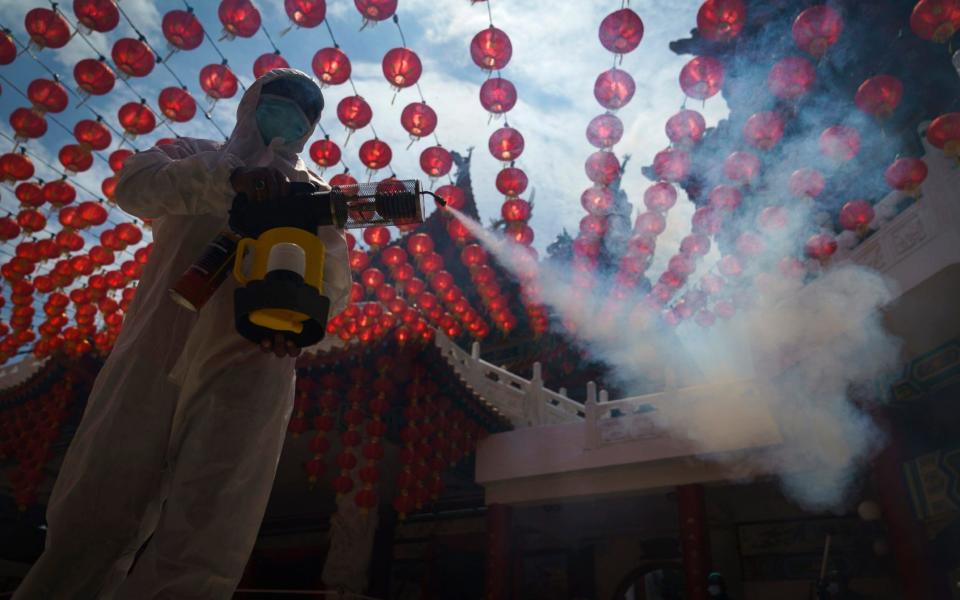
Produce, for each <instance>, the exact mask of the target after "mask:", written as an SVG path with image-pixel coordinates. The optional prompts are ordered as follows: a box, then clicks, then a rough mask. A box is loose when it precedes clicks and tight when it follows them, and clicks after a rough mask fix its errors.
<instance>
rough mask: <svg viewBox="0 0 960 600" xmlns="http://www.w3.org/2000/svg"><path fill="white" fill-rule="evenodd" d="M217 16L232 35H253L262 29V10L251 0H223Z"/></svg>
mask: <svg viewBox="0 0 960 600" xmlns="http://www.w3.org/2000/svg"><path fill="white" fill-rule="evenodd" d="M217 16H218V17H219V18H220V22H221V23H223V29H224V30H225V31H226V32H227V34H229V36H230V37H232V36H237V37H243V38H248V37H253V34H255V33H256V32H257V30H258V29H260V11H259V10H257V7H256V6H254V5H253V2H251V1H250V0H221V2H220V7H219V8H218V9H217Z"/></svg>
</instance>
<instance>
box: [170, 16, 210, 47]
mask: <svg viewBox="0 0 960 600" xmlns="http://www.w3.org/2000/svg"><path fill="white" fill-rule="evenodd" d="M161 28H162V29H163V37H165V38H166V39H167V42H169V43H170V45H171V46H173V47H174V48H177V49H178V50H193V49H194V48H196V47H197V46H199V45H200V44H201V43H202V42H203V26H202V25H201V24H200V21H199V20H198V19H197V17H196V15H194V14H193V11H192V10H189V11H187V10H171V11H170V12H168V13H166V14H165V15H163V22H162V25H161Z"/></svg>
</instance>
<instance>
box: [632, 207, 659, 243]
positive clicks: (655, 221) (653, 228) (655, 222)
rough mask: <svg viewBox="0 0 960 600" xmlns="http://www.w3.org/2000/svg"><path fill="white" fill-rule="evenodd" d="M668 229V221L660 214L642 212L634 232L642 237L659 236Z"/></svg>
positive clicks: (638, 216) (635, 224) (634, 226)
mask: <svg viewBox="0 0 960 600" xmlns="http://www.w3.org/2000/svg"><path fill="white" fill-rule="evenodd" d="M666 228H667V220H666V219H665V218H664V216H663V215H662V214H660V213H658V212H642V213H640V214H639V215H637V220H636V222H635V223H634V225H633V230H634V232H636V233H637V235H641V236H654V237H655V236H658V235H660V234H661V233H663V230H664V229H666Z"/></svg>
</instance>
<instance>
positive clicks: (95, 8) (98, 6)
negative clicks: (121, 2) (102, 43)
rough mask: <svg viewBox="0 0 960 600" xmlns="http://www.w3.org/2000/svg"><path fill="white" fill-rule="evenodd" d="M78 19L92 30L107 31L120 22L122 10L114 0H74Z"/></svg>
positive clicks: (74, 8) (74, 10)
mask: <svg viewBox="0 0 960 600" xmlns="http://www.w3.org/2000/svg"><path fill="white" fill-rule="evenodd" d="M73 12H74V14H75V15H77V21H80V23H81V24H82V25H83V26H84V27H86V28H87V29H89V30H91V31H99V32H100V33H106V32H108V31H110V30H111V29H113V28H114V27H116V26H117V23H119V22H120V11H119V10H118V9H117V5H116V4H115V3H114V2H113V0H73Z"/></svg>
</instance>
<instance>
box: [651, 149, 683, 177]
mask: <svg viewBox="0 0 960 600" xmlns="http://www.w3.org/2000/svg"><path fill="white" fill-rule="evenodd" d="M653 171H654V173H656V175H657V178H658V179H663V180H665V181H681V180H683V179H684V178H685V177H686V176H687V173H688V172H689V171H690V156H689V155H688V154H687V153H686V152H684V151H683V150H677V149H676V148H667V149H666V150H661V151H660V152H657V154H656V156H654V157H653Z"/></svg>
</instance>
